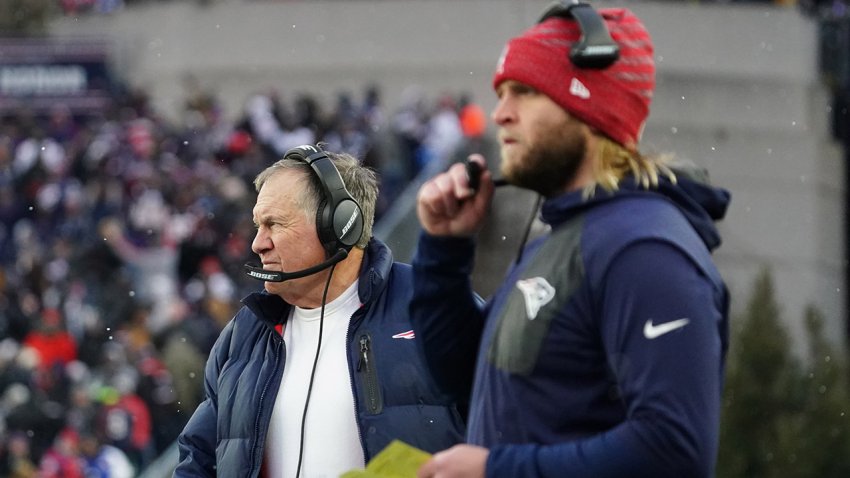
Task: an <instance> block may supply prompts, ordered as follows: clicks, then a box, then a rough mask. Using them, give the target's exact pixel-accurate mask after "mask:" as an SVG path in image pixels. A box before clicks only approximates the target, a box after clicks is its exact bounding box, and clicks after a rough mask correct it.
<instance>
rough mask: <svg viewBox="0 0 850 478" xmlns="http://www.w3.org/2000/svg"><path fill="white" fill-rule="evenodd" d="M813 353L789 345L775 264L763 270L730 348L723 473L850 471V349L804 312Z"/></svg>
mask: <svg viewBox="0 0 850 478" xmlns="http://www.w3.org/2000/svg"><path fill="white" fill-rule="evenodd" d="M804 319H805V323H806V331H807V337H806V338H807V341H808V345H809V356H808V357H807V358H806V360H801V359H800V358H798V357H795V356H794V355H793V354H792V353H791V351H790V344H791V340H790V337H789V336H788V332H787V331H786V329H785V327H784V325H783V324H784V322H783V321H782V318H781V315H780V307H779V304H778V303H777V301H776V298H775V293H774V286H773V281H772V278H771V275H770V272H769V270H767V269H765V270H763V271H762V272H761V273H760V274H759V276H758V277H757V279H756V281H755V284H754V287H753V293H752V297H751V299H750V301H749V303H748V304H747V309H746V312H745V314H744V316H743V317H739V318H736V320H734V322H733V324H734V327H733V329H732V340H731V345H730V350H729V356H728V362H727V373H726V387H725V391H724V402H723V406H724V408H723V415H722V421H721V429H720V453H719V456H718V466H717V476H718V477H719V478H752V477H758V478H811V477H818V478H831V477H836V478H838V477H848V476H850V417H847V413H848V412H850V391H848V380H847V378H848V375H847V374H848V367H847V362H846V359H845V357H844V354H843V353H841V352H840V351H839V350H837V349H836V347H835V345H834V342H831V341H829V340H827V339H826V338H825V337H824V333H823V317H822V315H821V314H820V312H818V311H817V309H815V308H814V307H809V308H808V309H807V310H806V314H805V317H804Z"/></svg>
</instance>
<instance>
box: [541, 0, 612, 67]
mask: <svg viewBox="0 0 850 478" xmlns="http://www.w3.org/2000/svg"><path fill="white" fill-rule="evenodd" d="M552 17H562V18H574V19H575V20H576V22H578V25H579V28H580V29H581V38H580V39H579V41H578V42H576V44H575V45H573V47H572V48H571V49H570V60H571V61H572V62H573V64H574V65H575V66H577V67H579V68H594V69H602V68H607V67H608V66H610V65H611V64H612V63H614V62H615V61H617V58H619V57H620V46H619V45H617V43H616V42H615V41H614V40H613V39H612V38H611V34H610V33H609V32H608V28H606V27H605V21H604V20H603V19H602V16H601V15H600V14H599V12H597V11H596V10H594V9H593V7H591V6H590V5H589V4H587V3H584V2H580V1H578V0H559V1H557V2H555V3H553V4H552V5H551V6H549V8H547V9H546V11H544V12H543V15H542V16H541V17H540V20H538V21H537V23H541V22H543V21H545V20H547V19H549V18H552Z"/></svg>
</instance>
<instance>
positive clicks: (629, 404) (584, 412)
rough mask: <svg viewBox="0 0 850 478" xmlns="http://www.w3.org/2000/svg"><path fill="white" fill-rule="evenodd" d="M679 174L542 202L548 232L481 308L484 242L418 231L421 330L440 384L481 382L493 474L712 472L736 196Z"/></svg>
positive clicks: (474, 405)
mask: <svg viewBox="0 0 850 478" xmlns="http://www.w3.org/2000/svg"><path fill="white" fill-rule="evenodd" d="M677 174H678V181H677V182H675V183H674V182H671V181H669V180H667V179H662V180H661V184H660V185H659V186H658V187H657V188H654V189H651V190H645V189H643V188H641V187H638V186H637V185H636V184H635V183H634V181H631V180H626V181H623V182H621V184H620V188H619V190H617V191H615V192H610V193H609V192H604V191H597V192H596V194H595V195H594V196H593V197H592V198H590V199H585V198H583V197H582V193H581V191H577V192H573V193H568V194H565V195H562V196H559V197H555V198H552V199H549V200H547V201H546V202H544V204H543V207H542V210H541V217H542V220H543V221H544V222H545V223H546V224H548V225H549V226H551V230H550V231H549V232H548V233H547V234H546V235H545V236H543V237H540V238H538V239H536V240H535V241H533V242H532V243H530V244H529V245H528V246H527V247H526V248H525V250H524V252H523V254H522V259H521V260H520V261H519V263H518V264H516V265H515V266H514V267H512V269H511V270H510V271H509V272H508V273H507V276H506V278H505V280H504V282H503V283H502V285H501V287H500V288H499V289H498V290H497V291H496V293H495V294H494V296H493V297H492V298H491V299H490V300H488V301H487V303H486V305H485V306H484V307H483V308H482V307H479V305H478V303H477V302H476V300H475V296H474V294H473V292H472V289H471V283H470V278H469V275H470V272H471V271H472V267H473V264H472V258H473V257H474V241H473V240H472V239H465V238H448V237H433V236H429V235H427V234H425V233H423V234H422V235H421V237H420V241H419V246H418V249H417V252H416V254H415V257H414V260H413V267H414V297H413V299H412V301H411V318H412V320H413V323H414V327H415V329H416V333H417V337H420V338H421V339H422V340H423V341H424V344H423V346H424V347H425V351H426V356H427V357H428V360H429V364H430V366H431V367H432V369H433V370H434V373H436V374H437V378H438V380H439V381H440V382H441V383H442V384H443V386H446V387H449V388H451V389H453V390H456V391H457V392H458V393H464V392H466V393H468V392H469V386H470V384H472V391H471V393H472V395H471V401H470V411H469V420H468V428H467V441H468V442H469V443H471V444H476V445H480V446H484V447H487V448H489V449H490V454H489V457H488V461H487V476H488V477H517V476H522V477H563V476H569V477H595V478H603V477H623V476H628V477H641V476H647V477H676V478H682V477H709V476H712V475H713V473H714V466H715V462H716V454H717V443H718V428H719V415H720V400H721V394H722V384H723V370H724V357H725V354H726V349H727V340H728V325H727V315H728V300H729V299H728V294H727V290H726V287H725V285H724V283H723V280H722V279H721V277H720V275H719V273H718V271H717V269H716V268H715V266H714V264H713V262H712V259H711V256H710V251H711V250H713V249H714V248H716V247H717V246H719V244H720V236H719V234H718V231H717V230H716V228H715V226H714V221H716V220H719V219H721V218H722V217H723V216H724V214H725V211H726V207H727V205H728V202H729V194H728V192H726V191H725V190H722V189H718V188H713V187H711V186H708V185H707V183H704V182H703V181H702V180H700V179H698V178H697V177H696V176H689V175H687V174H685V173H684V172H682V171H677ZM476 351H477V354H476Z"/></svg>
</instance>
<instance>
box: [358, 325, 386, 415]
mask: <svg viewBox="0 0 850 478" xmlns="http://www.w3.org/2000/svg"><path fill="white" fill-rule="evenodd" d="M358 342H359V345H360V356H359V359H358V360H357V377H358V379H359V380H360V383H362V384H363V391H364V392H365V393H366V397H365V398H366V410H367V411H368V412H369V413H371V414H373V415H377V414H378V413H381V411H382V410H383V408H384V403H383V399H382V398H381V387H380V384H379V383H378V371H377V369H376V368H375V360H374V351H373V350H372V338H371V337H370V336H369V334H363V335H361V336H360V337H359V338H358Z"/></svg>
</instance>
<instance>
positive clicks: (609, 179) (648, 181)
mask: <svg viewBox="0 0 850 478" xmlns="http://www.w3.org/2000/svg"><path fill="white" fill-rule="evenodd" d="M598 139H599V141H598V142H597V148H596V152H595V157H594V161H593V181H592V182H591V183H590V184H588V186H587V187H586V188H585V190H584V195H585V197H591V196H593V194H594V192H595V191H596V189H597V186H598V187H601V188H602V189H604V190H605V191H608V192H611V191H616V190H617V189H619V187H620V181H622V180H623V178H625V177H626V176H628V175H631V176H633V177H634V178H635V182H637V183H638V184H639V185H640V186H641V187H643V188H644V189H650V188H655V187H658V179H659V177H660V176H666V177H667V178H668V179H669V180H670V181H671V182H673V183H674V184H675V183H676V174H675V173H674V172H673V170H672V169H671V168H670V165H671V163H672V162H673V155H672V154H659V155H653V156H645V155H643V154H641V153H640V152H638V151H637V150H630V149H627V148H625V147H624V146H622V145H621V144H619V143H616V142H614V141H612V140H611V139H609V138H607V137H605V136H598Z"/></svg>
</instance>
